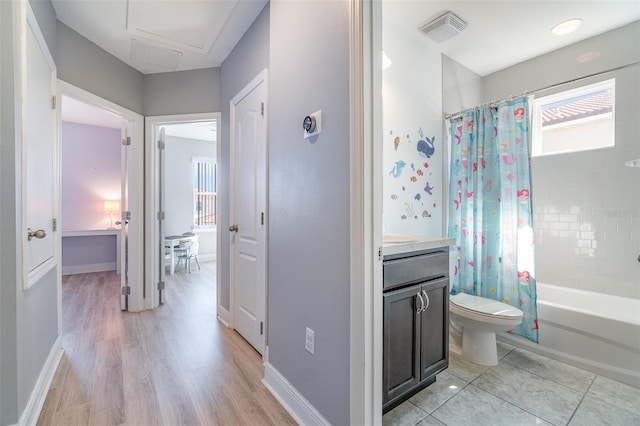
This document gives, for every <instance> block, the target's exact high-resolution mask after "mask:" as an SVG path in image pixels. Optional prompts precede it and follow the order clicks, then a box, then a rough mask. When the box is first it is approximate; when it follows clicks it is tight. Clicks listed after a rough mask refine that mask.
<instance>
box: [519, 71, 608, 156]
mask: <svg viewBox="0 0 640 426" xmlns="http://www.w3.org/2000/svg"><path fill="white" fill-rule="evenodd" d="M532 105H533V108H532V109H533V126H532V129H533V131H532V138H533V139H532V154H533V156H534V157H536V156H543V155H553V154H562V153H569V152H577V151H586V150H591V149H600V148H609V147H613V146H614V145H615V138H614V128H615V114H614V106H615V80H614V79H611V80H606V81H602V82H600V83H595V84H590V85H588V86H582V87H579V88H577V89H571V90H567V91H564V92H560V93H556V94H554V95H550V96H544V97H540V98H536V99H534V100H533V104H532Z"/></svg>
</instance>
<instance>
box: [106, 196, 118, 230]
mask: <svg viewBox="0 0 640 426" xmlns="http://www.w3.org/2000/svg"><path fill="white" fill-rule="evenodd" d="M119 211H120V201H119V200H104V212H105V213H109V217H110V218H111V224H110V225H109V228H107V229H114V228H113V214H114V213H116V212H119Z"/></svg>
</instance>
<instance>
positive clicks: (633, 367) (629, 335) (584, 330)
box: [498, 283, 640, 387]
mask: <svg viewBox="0 0 640 426" xmlns="http://www.w3.org/2000/svg"><path fill="white" fill-rule="evenodd" d="M536 289H537V293H538V327H539V330H538V331H539V335H538V338H539V343H538V344H535V343H533V342H531V341H529V340H526V339H523V338H521V337H519V336H514V335H510V334H507V333H501V334H500V335H498V340H501V341H503V342H505V343H509V344H512V345H515V346H519V347H523V348H525V349H528V350H531V351H533V352H537V353H539V354H541V355H545V356H548V357H549V358H553V359H557V360H559V361H563V362H566V363H567V364H571V365H574V366H576V367H579V368H583V369H585V370H589V371H592V372H594V373H596V374H599V375H602V376H605V377H609V378H611V379H614V380H618V381H620V382H623V383H627V384H629V385H632V386H635V387H640V300H637V299H630V298H624V297H618V296H610V295H607V294H602V293H595V292H592V291H585V290H579V289H573V288H567V287H560V286H557V285H551V284H543V283H537V285H536Z"/></svg>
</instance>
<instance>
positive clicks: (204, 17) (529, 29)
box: [0, 0, 640, 139]
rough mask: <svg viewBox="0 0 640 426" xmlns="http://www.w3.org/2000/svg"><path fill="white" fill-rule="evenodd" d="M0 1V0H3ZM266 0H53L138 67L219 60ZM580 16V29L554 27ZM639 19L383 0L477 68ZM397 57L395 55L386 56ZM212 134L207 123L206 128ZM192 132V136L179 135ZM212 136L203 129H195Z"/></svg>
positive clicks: (520, 0) (541, 3)
mask: <svg viewBox="0 0 640 426" xmlns="http://www.w3.org/2000/svg"><path fill="white" fill-rule="evenodd" d="M0 1H1V0H0ZM267 1H268V0H199V1H198V0H155V1H152V0H83V1H80V0H52V3H53V7H54V9H55V11H56V14H57V17H58V19H59V20H60V21H61V22H63V23H64V24H66V25H67V26H69V27H70V28H72V29H73V30H75V31H77V32H78V33H80V34H81V35H83V36H84V37H86V38H87V39H89V40H91V41H93V42H94V43H95V44H97V45H98V46H100V47H102V48H103V49H105V50H106V51H108V52H109V53H111V54H113V55H114V56H116V57H118V58H119V59H121V60H122V61H123V62H125V63H127V64H129V65H131V66H132V67H134V68H136V69H137V70H139V71H140V72H142V73H145V74H151V73H158V72H168V71H182V70H190V69H199V68H207V67H217V66H220V65H221V63H222V62H223V61H224V59H225V58H226V57H227V55H228V54H229V53H230V52H231V50H232V49H233V47H234V46H235V45H236V43H237V42H238V41H239V40H240V38H241V37H242V35H243V34H244V32H245V31H246V30H247V29H248V28H249V27H250V25H251V23H252V22H253V21H254V20H255V18H256V17H257V16H258V14H259V13H260V11H261V10H262V9H263V8H264V5H265V4H266V3H267ZM445 11H452V12H454V13H455V14H456V15H458V16H459V17H460V18H462V19H463V20H464V21H465V22H466V23H467V27H466V28H465V29H464V30H463V31H462V32H461V33H460V34H458V35H457V36H455V37H453V38H451V39H449V40H446V41H444V42H442V43H436V42H433V41H431V40H430V39H429V38H428V37H427V36H426V35H423V34H421V33H420V32H419V28H420V27H422V26H423V25H424V24H426V23H427V22H429V21H431V20H432V19H434V18H437V17H438V16H440V15H442V13H444V12H445ZM571 18H582V19H583V24H582V26H581V27H580V28H578V30H577V31H576V32H574V33H572V34H569V35H566V36H561V37H559V36H555V35H553V34H552V33H551V32H550V29H551V28H552V27H553V26H554V25H556V24H558V23H560V22H562V21H564V20H567V19H571ZM639 19H640V0H605V1H602V0H581V1H571V0H510V1H504V0H502V1H500V0H498V1H486V0H472V1H454V0H449V1H431V0H421V1H417V0H413V1H412V0H409V1H407V0H385V1H383V20H384V23H385V25H387V24H389V23H390V24H391V25H390V27H393V28H398V29H401V30H402V31H415V32H416V34H417V35H418V36H419V37H422V38H423V39H424V40H425V43H427V44H429V45H430V46H433V47H434V48H437V49H439V50H440V51H441V52H442V53H444V54H445V55H447V56H449V57H451V58H453V59H455V60H456V61H458V62H459V63H461V64H463V65H464V66H466V67H467V68H469V69H471V70H473V71H474V72H476V73H477V74H479V75H481V76H485V75H487V74H490V73H492V72H495V71H498V70H500V69H503V68H506V67H509V66H511V65H515V64H517V63H519V62H522V61H525V60H528V59H531V58H533V57H536V56H539V55H542V54H545V53H548V52H550V51H553V50H556V49H559V48H561V47H564V46H567V45H569V44H573V43H576V42H578V41H580V40H583V39H586V38H589V37H592V36H595V35H597V34H601V33H603V32H606V31H609V30H611V29H614V28H617V27H620V26H623V25H625V24H628V23H630V22H633V21H636V20H639ZM391 59H393V58H391ZM83 105H84V106H85V107H87V108H88V107H89V106H88V105H86V104H83V103H81V102H78V101H74V100H73V99H71V98H68V99H63V119H64V115H66V116H67V119H66V120H65V121H72V122H85V123H86V124H94V125H102V126H107V127H119V126H120V124H119V123H120V122H121V119H120V118H119V117H115V116H114V115H113V114H112V113H110V112H108V111H103V110H100V109H99V108H95V109H91V108H89V109H88V110H86V111H84V112H83V111H81V109H82V108H81V107H82V106H83ZM209 133H210V131H209V129H206V128H205V129H204V132H203V133H202V135H207V136H208V134H209ZM183 137H191V136H183ZM197 138H202V139H208V137H204V136H201V137H197Z"/></svg>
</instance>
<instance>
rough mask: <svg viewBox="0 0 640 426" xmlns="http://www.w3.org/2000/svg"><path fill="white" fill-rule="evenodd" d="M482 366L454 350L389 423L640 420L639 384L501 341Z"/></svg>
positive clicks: (624, 424) (452, 425)
mask: <svg viewBox="0 0 640 426" xmlns="http://www.w3.org/2000/svg"><path fill="white" fill-rule="evenodd" d="M498 358H499V359H500V361H499V363H498V365H497V366H495V367H485V366H482V365H477V364H473V363H470V362H467V361H465V360H463V359H462V358H461V357H460V355H457V354H455V353H454V352H451V353H450V357H449V368H448V369H446V370H445V371H443V372H442V373H440V374H438V376H437V379H436V382H435V383H434V384H432V385H431V386H429V387H427V388H426V389H424V390H422V391H421V392H419V393H418V394H416V395H414V396H413V397H412V398H411V399H409V400H408V401H406V402H404V403H403V404H401V405H399V406H398V407H396V408H395V409H393V410H391V411H390V412H388V413H387V414H385V415H384V416H383V418H382V424H383V425H384V426H390V425H401V426H414V425H417V426H431V425H439V426H442V425H449V426H459V425H460V426H464V425H473V426H480V425H491V426H496V425H508V426H516V425H567V424H569V425H585V426H595V425H620V426H631V425H637V426H640V389H637V388H634V387H631V386H628V385H625V384H622V383H619V382H616V381H614V380H611V379H608V378H606V377H602V376H598V375H596V374H593V373H591V372H588V371H585V370H581V369H579V368H576V367H572V366H570V365H567V364H564V363H562V362H559V361H555V360H552V359H549V358H546V357H544V356H541V355H537V354H535V353H532V352H529V351H527V350H524V349H520V348H514V347H513V346H510V345H507V344H504V343H498Z"/></svg>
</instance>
